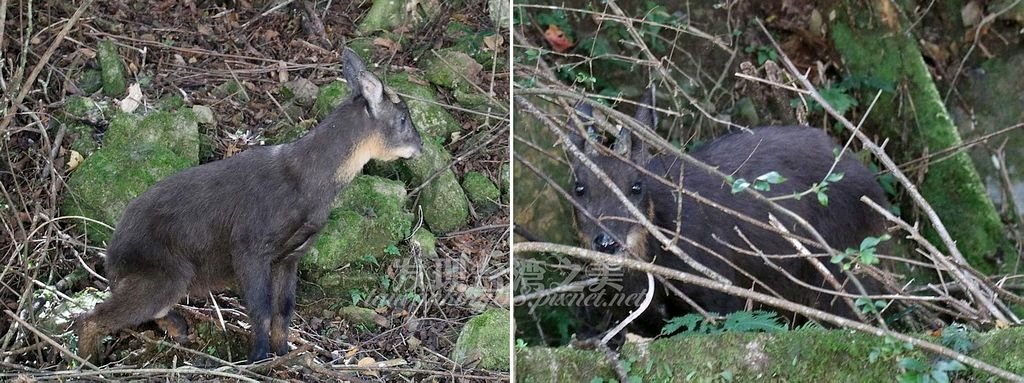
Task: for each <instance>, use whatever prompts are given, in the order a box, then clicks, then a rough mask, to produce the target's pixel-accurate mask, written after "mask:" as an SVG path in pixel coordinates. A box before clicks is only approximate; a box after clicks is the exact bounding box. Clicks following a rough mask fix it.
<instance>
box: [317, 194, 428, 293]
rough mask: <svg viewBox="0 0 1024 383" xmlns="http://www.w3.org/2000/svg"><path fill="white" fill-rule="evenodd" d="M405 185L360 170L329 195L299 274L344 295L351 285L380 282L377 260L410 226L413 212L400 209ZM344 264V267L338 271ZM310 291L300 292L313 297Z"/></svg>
mask: <svg viewBox="0 0 1024 383" xmlns="http://www.w3.org/2000/svg"><path fill="white" fill-rule="evenodd" d="M407 198H408V196H407V194H406V190H405V185H404V184H403V183H402V182H399V181H392V180H388V179H384V178H380V177H375V176H368V175H360V176H357V177H356V178H355V179H353V180H352V183H351V184H350V185H349V186H348V187H347V188H346V189H345V190H344V191H343V192H342V193H341V194H340V195H339V196H338V198H337V199H336V200H335V201H334V204H333V207H332V210H331V213H330V218H329V220H328V222H327V225H326V227H325V228H324V230H323V231H322V232H321V234H320V238H319V239H318V240H317V243H316V244H315V245H314V247H313V249H311V250H310V252H309V254H307V255H306V256H305V257H303V259H302V263H301V265H302V266H301V267H302V271H303V275H304V279H305V280H306V281H307V282H310V283H312V284H314V285H316V286H319V287H320V288H322V289H323V295H324V296H327V297H332V298H342V299H349V298H350V291H351V290H353V289H364V290H370V289H374V288H376V287H377V286H379V282H378V276H379V271H380V269H381V266H382V265H383V264H384V263H385V261H386V260H387V259H388V256H389V255H394V254H388V253H389V252H394V251H395V250H397V245H398V243H399V242H400V241H401V240H402V239H403V238H405V237H406V236H408V235H409V232H410V231H411V230H412V220H413V215H412V213H409V212H408V211H406V210H405V203H406V199H407ZM339 270H344V272H339ZM315 295H319V294H314V296H310V297H305V298H315Z"/></svg>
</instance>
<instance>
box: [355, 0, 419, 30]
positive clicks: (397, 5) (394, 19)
mask: <svg viewBox="0 0 1024 383" xmlns="http://www.w3.org/2000/svg"><path fill="white" fill-rule="evenodd" d="M406 3H407V1H406V0H374V1H373V5H371V6H370V11H369V12H366V16H363V19H362V20H359V26H358V27H357V29H358V30H359V32H361V33H369V32H375V31H385V30H391V29H393V28H395V27H398V26H400V25H402V24H403V23H405V21H406V18H407V13H406V10H405V5H406Z"/></svg>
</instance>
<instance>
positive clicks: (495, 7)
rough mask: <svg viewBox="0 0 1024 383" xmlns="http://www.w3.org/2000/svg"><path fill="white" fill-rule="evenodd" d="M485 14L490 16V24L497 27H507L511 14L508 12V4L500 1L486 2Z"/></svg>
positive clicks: (490, 0)
mask: <svg viewBox="0 0 1024 383" xmlns="http://www.w3.org/2000/svg"><path fill="white" fill-rule="evenodd" d="M487 14H488V15H489V16H491V23H494V25H497V26H498V27H502V26H508V25H511V24H509V15H511V14H512V12H510V11H509V2H507V1H502V0H487Z"/></svg>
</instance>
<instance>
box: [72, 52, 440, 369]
mask: <svg viewBox="0 0 1024 383" xmlns="http://www.w3.org/2000/svg"><path fill="white" fill-rule="evenodd" d="M342 66H343V68H342V69H343V72H344V75H345V78H346V80H348V83H349V85H350V86H351V88H352V96H351V98H349V99H348V100H346V101H345V102H344V103H342V104H341V105H340V106H338V107H337V108H336V109H335V110H334V111H333V112H331V114H330V115H328V116H327V117H326V118H325V119H324V120H323V121H322V122H321V123H320V124H319V125H317V127H316V128H314V129H313V130H312V131H311V132H310V133H309V134H307V135H306V136H304V137H302V138H301V139H299V140H297V141H294V142H290V143H287V144H283V145H275V146H266V147H255V148H251V149H249V150H247V151H245V152H242V153H240V154H238V155H236V156H234V157H231V158H228V159H225V160H221V161H216V162H211V163H208V164H204V165H201V166H197V167H194V168H191V169H187V170H184V171H182V172H180V173H177V174H175V175H173V176H170V177H167V178H166V179H164V180H162V181H160V182H158V183H157V184H156V185H153V187H151V188H150V189H149V190H147V191H146V192H145V193H143V194H142V195H140V196H139V197H138V198H136V199H135V200H133V201H132V202H131V203H130V204H129V205H128V207H127V209H125V213H124V216H123V217H121V221H120V222H119V223H118V225H117V230H115V231H114V235H113V237H112V239H111V242H110V246H109V247H108V248H107V258H106V270H107V274H108V277H109V278H110V281H111V285H110V292H111V295H110V298H108V299H107V300H106V301H105V302H103V303H101V304H99V305H98V306H96V308H95V309H94V310H93V311H91V312H89V313H88V314H86V315H84V316H83V317H82V318H80V319H79V321H78V322H77V324H76V325H77V327H78V329H77V330H78V334H79V351H78V353H79V354H80V355H83V356H92V357H93V358H98V357H99V349H98V347H99V345H100V341H101V339H102V338H103V336H105V335H107V334H110V333H112V332H114V331H117V330H119V329H122V328H125V327H130V326H135V325H138V324H140V323H143V322H146V321H151V320H156V321H157V323H158V324H160V325H161V326H163V327H165V328H169V329H170V330H172V331H169V333H172V334H176V335H177V337H179V338H180V337H181V336H182V327H183V326H184V321H183V320H182V319H181V318H180V316H178V315H176V314H174V313H173V312H171V311H170V309H171V307H172V306H173V305H174V304H176V303H178V301H179V300H181V298H182V297H184V296H186V295H187V294H196V295H203V294H206V292H208V291H210V290H212V289H220V288H223V287H226V286H228V285H232V284H233V285H236V286H237V287H239V288H240V289H241V293H242V295H243V296H244V301H245V305H246V307H247V310H248V315H249V322H250V324H251V326H252V344H251V348H250V353H249V360H250V361H256V360H260V359H264V358H266V357H268V355H269V354H270V352H273V353H274V354H277V355H283V354H285V353H287V352H288V323H289V321H290V320H291V316H292V312H293V311H294V306H295V282H296V278H297V275H296V268H297V267H298V262H299V259H300V258H301V257H302V255H303V254H304V253H305V252H306V251H307V250H308V248H309V247H310V246H311V244H313V243H314V242H315V241H316V237H317V234H318V233H319V232H320V230H321V229H322V228H323V227H324V224H325V223H326V221H327V215H328V210H329V209H330V205H331V201H333V200H334V198H335V197H336V196H337V194H338V193H339V192H340V191H341V190H342V189H344V188H345V186H346V185H348V183H349V182H350V181H351V180H352V178H353V177H355V176H356V174H357V173H359V171H360V170H361V169H362V167H363V165H365V164H366V163H367V162H368V161H370V160H371V159H376V160H383V161H390V160H394V159H397V158H410V157H414V156H417V155H419V153H420V150H421V145H422V141H421V140H420V135H419V133H418V132H417V130H416V127H415V126H413V124H412V120H411V118H410V117H409V110H408V107H406V105H405V103H404V102H403V101H402V100H401V99H399V98H398V96H397V95H396V94H394V93H393V92H392V91H391V90H389V89H386V88H385V87H384V86H383V84H382V83H381V81H380V80H379V79H378V78H377V77H376V76H374V75H373V74H372V73H370V72H369V71H368V70H366V67H365V66H364V64H363V62H362V61H361V60H360V59H359V57H358V56H357V55H356V54H355V52H353V51H351V50H349V49H345V51H344V52H343V54H342Z"/></svg>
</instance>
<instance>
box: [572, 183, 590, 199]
mask: <svg viewBox="0 0 1024 383" xmlns="http://www.w3.org/2000/svg"><path fill="white" fill-rule="evenodd" d="M573 190H574V191H575V192H576V196H577V197H582V196H583V193H585V192H586V191H587V188H585V187H583V184H581V183H579V182H577V183H576V187H575V188H574V189H573Z"/></svg>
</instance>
